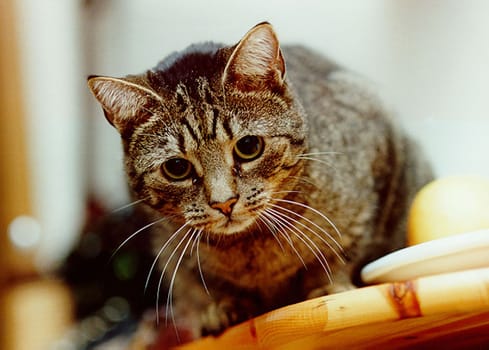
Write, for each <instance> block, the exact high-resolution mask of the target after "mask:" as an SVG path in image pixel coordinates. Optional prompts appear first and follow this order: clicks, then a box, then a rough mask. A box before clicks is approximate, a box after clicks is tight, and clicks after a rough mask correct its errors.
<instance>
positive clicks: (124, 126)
mask: <svg viewBox="0 0 489 350" xmlns="http://www.w3.org/2000/svg"><path fill="white" fill-rule="evenodd" d="M88 86H89V88H90V90H91V91H92V93H93V95H94V96H95V98H96V99H97V100H98V101H99V102H100V104H101V105H102V108H103V109H104V113H105V117H106V118H107V120H108V121H109V123H110V124H112V125H113V126H115V127H116V128H117V129H118V130H119V132H121V133H123V132H125V131H127V130H128V128H131V127H133V126H134V125H137V123H139V122H141V120H140V119H141V118H143V117H144V116H146V115H147V113H142V111H143V110H149V109H150V107H151V105H154V104H155V103H161V97H160V96H158V95H157V94H156V93H155V92H154V91H152V90H151V89H149V88H147V87H145V86H143V85H140V84H137V83H136V82H132V81H130V80H128V79H120V78H111V77H100V76H90V77H88ZM143 107H144V108H143Z"/></svg>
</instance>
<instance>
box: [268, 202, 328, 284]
mask: <svg viewBox="0 0 489 350" xmlns="http://www.w3.org/2000/svg"><path fill="white" fill-rule="evenodd" d="M268 210H269V213H270V214H271V215H273V216H274V217H276V218H277V220H279V221H281V222H282V223H283V224H284V225H286V226H287V228H288V229H289V231H290V232H292V233H294V234H295V236H296V237H297V238H298V239H299V240H300V241H301V242H302V243H303V244H304V245H305V246H306V247H307V248H308V249H309V251H310V252H311V253H312V254H313V255H314V257H315V258H316V260H317V261H318V262H319V264H320V265H321V267H322V268H323V270H324V272H325V273H326V276H327V277H328V279H329V280H330V282H331V268H330V266H329V264H328V260H327V259H326V257H325V256H324V254H323V252H322V251H321V249H320V248H319V247H318V246H317V244H316V243H315V242H314V241H313V240H312V239H311V238H309V237H308V236H307V235H306V234H305V233H304V232H302V231H301V230H299V229H298V228H297V227H295V226H294V225H293V224H292V223H290V222H289V221H288V220H287V219H289V217H287V216H285V215H283V214H281V213H279V212H277V211H272V210H271V209H268ZM306 240H307V241H308V242H309V243H308V242H306Z"/></svg>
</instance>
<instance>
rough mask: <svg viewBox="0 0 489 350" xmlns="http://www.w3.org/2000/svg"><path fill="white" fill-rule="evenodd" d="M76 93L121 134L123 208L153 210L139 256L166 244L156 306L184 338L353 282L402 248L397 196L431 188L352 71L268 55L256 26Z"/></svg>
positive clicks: (292, 52) (315, 59) (289, 50)
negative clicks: (250, 145)
mask: <svg viewBox="0 0 489 350" xmlns="http://www.w3.org/2000/svg"><path fill="white" fill-rule="evenodd" d="M284 58H285V60H284ZM285 65H286V66H287V69H286V68H285V67H286V66H285ZM89 85H90V88H91V90H92V92H93V93H94V95H95V97H96V98H97V99H98V100H99V102H100V103H101V104H102V107H103V108H104V111H105V114H106V117H107V119H108V120H109V122H110V123H111V124H113V125H114V126H115V127H116V128H117V129H118V131H119V132H120V133H121V135H122V142H123V146H124V150H125V165H126V171H127V174H128V180H129V184H130V188H131V190H132V192H133V194H134V197H135V199H143V200H144V205H143V210H145V211H146V212H147V213H148V214H149V216H150V217H152V219H153V220H154V221H156V220H160V219H161V218H162V217H168V220H166V221H160V222H158V223H155V224H154V225H153V226H152V227H151V232H152V235H153V237H154V242H153V243H152V249H154V251H155V252H156V253H158V252H159V251H160V249H162V247H164V248H165V249H164V250H163V251H161V252H160V254H159V255H158V256H157V258H158V260H159V262H160V263H159V266H160V269H163V270H165V271H164V272H165V273H166V274H167V276H168V281H169V286H170V289H171V290H170V292H169V293H170V294H169V295H170V297H173V299H169V300H168V304H172V305H173V309H172V312H173V313H174V314H173V315H174V316H176V317H177V319H178V318H179V317H186V318H187V319H191V320H192V327H193V328H194V331H195V333H196V334H200V333H201V332H204V333H205V332H216V331H220V330H222V329H223V328H225V327H227V326H229V325H230V324H233V323H235V322H239V321H242V320H244V319H246V318H247V317H252V316H255V315H257V314H260V313H263V312H265V311H267V310H270V309H272V308H276V307H279V306H282V305H285V304H289V303H293V302H297V301H300V300H303V299H305V298H308V297H312V296H315V295H319V294H321V293H329V292H335V291H340V290H343V289H348V288H351V287H353V284H354V282H358V279H357V276H358V269H359V268H360V267H361V265H362V264H363V263H365V262H366V261H368V260H371V259H373V258H375V257H378V256H380V255H382V254H385V253H386V252H388V251H391V250H393V249H396V248H399V247H401V246H402V245H403V244H404V233H405V232H404V229H405V228H404V226H405V225H404V222H405V218H406V212H407V209H408V206H409V203H410V201H411V199H412V197H413V195H414V193H415V192H416V190H417V189H418V188H419V187H420V186H421V185H422V184H424V183H425V182H427V181H428V180H429V179H430V173H429V169H428V167H427V166H426V165H425V164H424V162H423V161H422V159H421V158H420V156H419V155H418V152H417V151H416V148H415V146H414V145H413V144H412V142H410V141H409V140H408V139H407V138H406V137H405V136H404V135H403V134H402V133H401V132H400V131H399V130H398V129H397V127H396V126H395V125H394V123H393V122H392V120H391V118H390V116H389V115H388V114H387V113H386V111H385V110H384V109H383V107H382V105H381V103H380V102H379V101H378V99H377V98H376V97H375V96H374V95H373V94H372V93H371V92H369V91H368V90H367V89H366V88H365V87H364V86H363V84H362V83H361V81H360V79H359V78H358V77H356V76H354V75H353V74H351V73H348V72H347V71H345V70H343V69H342V68H341V67H339V66H338V65H336V64H334V63H332V62H330V61H328V60H327V59H325V58H323V57H321V56H320V55H318V54H316V53H314V52H312V51H310V50H308V49H306V48H303V47H297V46H296V47H286V48H284V50H283V51H282V50H281V49H280V48H279V43H278V40H277V37H276V35H275V33H274V31H273V29H272V28H271V26H270V25H269V24H268V23H262V24H259V25H258V26H256V27H254V28H253V29H252V30H250V32H248V33H247V34H246V36H245V37H244V38H243V39H242V40H241V41H240V42H239V43H238V44H237V45H235V46H232V47H226V46H222V45H216V44H210V43H207V44H202V45H193V46H191V47H190V48H189V49H187V50H186V51H184V52H183V53H180V54H174V55H172V56H170V57H169V58H167V59H166V60H164V61H163V62H162V63H160V64H159V65H158V66H157V67H156V68H155V69H154V70H151V71H148V72H147V73H145V74H142V75H138V76H129V77H126V78H121V79H118V78H108V77H91V78H90V79H89ZM250 135H252V136H257V137H261V138H262V139H263V142H264V145H265V146H264V149H263V151H262V153H261V154H260V155H259V156H258V157H257V158H256V159H253V160H252V161H243V160H241V159H240V158H239V157H237V156H236V151H235V150H234V151H233V149H235V148H234V147H235V145H236V143H237V141H238V140H240V139H241V138H243V137H246V136H250ZM173 158H182V159H185V160H187V161H189V162H190V163H191V164H192V168H191V174H190V175H189V176H188V177H187V178H185V179H183V180H178V181H174V180H171V179H169V178H168V176H165V175H164V173H162V170H161V169H162V168H161V167H162V164H163V163H165V162H167V161H168V160H170V159H173ZM217 208H227V209H229V208H232V214H230V216H228V215H226V214H224V213H223V212H222V211H221V210H218V209H217ZM229 210H230V209H229ZM175 232H176V236H175V238H174V239H173V236H172V235H173V234H174V233H175ZM340 233H341V237H340ZM166 242H169V243H166ZM165 244H166V245H165ZM177 270H178V271H177ZM201 275H202V276H203V278H204V280H205V284H204V282H203V281H202V280H201V279H202V277H201ZM205 287H208V288H209V293H207V292H206V290H205ZM169 315H171V313H170V314H169Z"/></svg>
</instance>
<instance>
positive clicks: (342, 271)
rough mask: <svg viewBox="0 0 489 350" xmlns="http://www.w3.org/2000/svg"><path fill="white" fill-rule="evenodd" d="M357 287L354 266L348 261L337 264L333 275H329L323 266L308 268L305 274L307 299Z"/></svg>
mask: <svg viewBox="0 0 489 350" xmlns="http://www.w3.org/2000/svg"><path fill="white" fill-rule="evenodd" d="M355 288H356V286H355V284H354V283H353V281H352V266H351V265H350V264H348V263H347V264H344V265H337V266H336V268H335V270H333V274H332V275H331V276H328V275H327V274H326V273H325V272H324V270H322V269H321V268H317V269H314V270H312V271H311V270H308V271H307V273H306V274H305V275H304V295H305V296H306V298H307V299H312V298H317V297H320V296H324V295H329V294H335V293H341V292H345V291H348V290H351V289H355Z"/></svg>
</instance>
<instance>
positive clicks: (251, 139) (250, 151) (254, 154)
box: [234, 136, 264, 162]
mask: <svg viewBox="0 0 489 350" xmlns="http://www.w3.org/2000/svg"><path fill="white" fill-rule="evenodd" d="M263 146H264V143H263V139H262V138H261V137H259V136H245V137H242V138H241V139H239V140H238V142H236V145H235V146H234V153H235V155H236V156H237V157H238V158H239V159H240V160H242V161H245V162H249V161H251V160H253V159H256V158H258V157H259V156H260V155H261V153H262V151H263Z"/></svg>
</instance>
